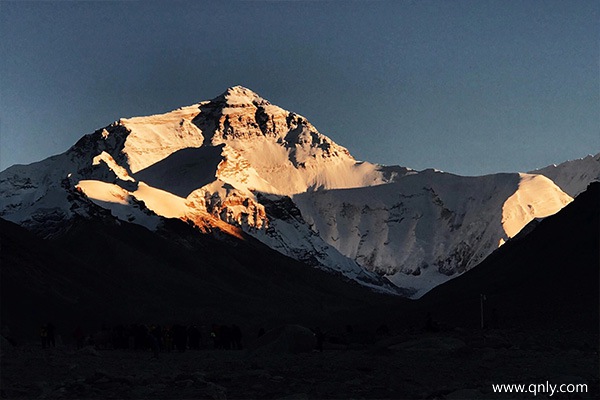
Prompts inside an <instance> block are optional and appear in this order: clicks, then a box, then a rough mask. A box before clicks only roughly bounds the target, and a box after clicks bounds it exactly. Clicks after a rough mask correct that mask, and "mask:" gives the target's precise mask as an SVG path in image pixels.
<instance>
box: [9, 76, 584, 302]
mask: <svg viewBox="0 0 600 400" xmlns="http://www.w3.org/2000/svg"><path fill="white" fill-rule="evenodd" d="M565 180H567V181H568V177H567V178H565ZM584 180H585V179H584ZM566 184H568V182H567V183H566ZM571 200H572V198H571V197H570V196H569V195H567V194H565V193H564V192H563V191H562V190H561V189H560V188H559V187H558V186H556V185H555V184H554V183H553V182H552V180H550V179H548V178H546V177H545V176H542V175H539V174H517V173H515V174H495V175H488V176H482V177H461V176H457V175H453V174H448V173H443V172H436V171H433V170H426V171H422V172H417V171H414V170H412V169H410V168H405V167H399V166H391V167H387V166H381V165H377V164H371V163H368V162H361V161H357V160H355V159H354V158H353V157H352V156H351V155H350V153H349V152H348V150H346V149H345V148H344V147H342V146H339V145H338V144H336V143H334V142H333V141H332V140H331V139H329V138H328V137H326V136H324V135H322V134H321V133H319V132H318V131H317V129H316V128H315V127H314V126H312V125H311V124H310V123H309V122H308V121H307V120H306V118H304V117H302V116H300V115H298V114H295V113H293V112H289V111H286V110H283V109H282V108H279V107H277V106H275V105H272V104H270V103H269V102H268V101H267V100H265V99H262V98H261V97H259V96H258V95H257V94H256V93H254V92H252V91H250V90H248V89H246V88H243V87H240V86H236V87H232V88H230V89H228V90H227V91H226V92H225V93H223V94H222V95H220V96H218V97H216V98H214V99H212V100H210V101H203V102H200V103H197V104H194V105H191V106H188V107H183V108H180V109H178V110H175V111H172V112H169V113H166V114H161V115H153V116H149V117H136V118H127V119H125V118H123V119H120V120H119V121H116V122H114V123H112V124H111V125H109V126H107V127H105V128H103V129H99V130H97V131H96V132H94V133H92V134H89V135H86V136H84V137H83V138H82V139H81V140H79V141H78V142H77V143H76V144H75V145H74V146H73V147H72V148H70V149H69V150H68V151H67V152H65V153H63V154H61V155H57V156H54V157H50V158H48V159H46V160H43V161H40V162H38V163H34V164H31V165H27V166H22V165H17V166H13V167H10V168H8V169H7V170H5V171H3V172H1V173H0V216H2V217H3V218H5V219H8V220H10V221H13V222H16V223H18V224H20V225H22V226H25V227H27V228H28V229H30V230H33V231H35V232H37V233H38V234H41V235H43V236H49V235H60V234H61V229H62V227H63V226H64V225H65V224H66V223H68V221H69V220H71V219H73V218H76V217H79V216H82V217H86V218H90V217H95V216H97V215H98V214H99V213H104V214H105V215H104V216H103V217H107V216H110V215H112V217H116V218H118V219H120V220H124V221H129V222H134V223H137V224H141V225H144V226H145V227H147V228H148V229H151V230H156V229H157V228H158V227H159V226H163V225H164V221H165V218H179V219H183V220H185V221H188V222H189V223H191V224H194V225H195V226H196V227H197V228H199V229H200V230H201V231H203V232H215V231H219V232H224V233H226V234H229V235H234V236H237V237H240V238H243V237H244V235H251V236H254V237H255V238H257V239H259V240H260V241H262V242H263V243H265V244H267V245H268V246H269V247H271V248H273V249H276V250H278V251H279V252H281V253H283V254H286V255H289V256H291V257H293V258H295V259H297V260H300V261H303V262H305V263H307V264H309V265H312V266H315V267H319V268H323V269H328V270H332V271H335V272H336V273H340V274H342V275H344V276H345V277H347V278H349V279H352V280H356V281H357V282H359V283H361V284H363V285H367V286H370V287H374V288H377V289H378V290H382V291H388V292H390V291H391V292H400V293H402V294H405V295H411V296H414V297H418V296H420V295H422V294H423V293H425V292H426V291H427V290H429V289H431V288H432V287H434V286H435V285H437V284H439V283H442V282H444V281H446V280H448V279H450V278H451V277H453V276H456V275H458V274H460V273H461V272H463V271H465V270H467V269H469V268H471V267H473V266H474V265H475V264H477V263H478V262H479V261H481V260H482V259H483V258H484V257H486V256H487V255H488V254H490V253H491V252H492V251H493V250H494V249H496V248H497V247H498V246H499V245H500V244H502V243H503V242H504V241H505V240H507V239H509V238H510V237H513V236H514V235H516V234H517V233H518V231H519V230H520V229H521V228H522V227H523V226H525V225H526V224H527V223H529V222H530V221H531V220H532V219H534V218H538V217H544V216H547V215H550V214H553V213H555V212H556V211H558V210H559V209H561V208H562V207H563V206H564V205H566V204H567V203H569V202H570V201H571ZM390 281H391V282H393V283H394V284H395V285H396V286H397V287H398V288H399V289H398V288H396V287H394V286H393V285H392V284H391V283H390Z"/></svg>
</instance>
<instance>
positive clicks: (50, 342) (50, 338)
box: [46, 322, 56, 347]
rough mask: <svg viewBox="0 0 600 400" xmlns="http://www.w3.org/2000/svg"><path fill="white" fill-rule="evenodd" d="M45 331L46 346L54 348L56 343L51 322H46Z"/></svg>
mask: <svg viewBox="0 0 600 400" xmlns="http://www.w3.org/2000/svg"><path fill="white" fill-rule="evenodd" d="M46 329H47V331H48V346H51V347H56V341H55V340H54V325H52V322H48V325H46Z"/></svg>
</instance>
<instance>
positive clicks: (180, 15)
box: [0, 0, 600, 175]
mask: <svg viewBox="0 0 600 400" xmlns="http://www.w3.org/2000/svg"><path fill="white" fill-rule="evenodd" d="M599 21H600V2H598V1H596V0H594V1H562V0H560V1H544V0H542V1H526V0H525V1H510V0H503V1H487V0H486V1H479V0H476V1H369V2H366V1H343V2H342V1H224V2H222V1H214V2H208V1H207V2H187V1H177V2H175V1H154V2H146V1H140V2H137V1H115V2H104V1H103V2H88V1H86V2H68V1H64V2H49V1H44V2H22V1H16V2H11V1H4V0H3V1H1V2H0V45H1V53H0V89H1V92H0V93H1V98H0V105H1V110H0V112H1V114H0V117H1V120H0V149H1V150H0V169H5V168H6V167H8V166H10V165H12V164H15V163H30V162H33V161H37V160H41V159H43V158H46V157H48V156H50V155H53V154H57V153H61V152H63V151H65V150H66V149H67V148H69V147H70V146H71V145H72V144H74V143H75V142H76V141H77V140H78V138H80V137H81V136H83V135H84V134H86V133H90V132H92V131H94V130H95V129H97V128H100V127H103V126H105V125H108V124H109V123H111V122H112V121H114V120H117V119H119V118H120V117H131V116H139V115H150V114H156V113H161V112H166V111H170V110H172V109H174V108H177V107H180V106H184V105H189V104H193V103H196V102H198V101H201V100H208V99H211V98H213V97H216V96H217V95H219V94H220V93H222V92H223V91H224V90H225V89H226V88H227V87H230V86H234V85H242V86H246V87H248V88H250V89H252V90H254V91H255V92H257V93H258V94H260V95H261V96H262V97H264V98H266V99H267V100H269V101H271V103H274V104H277V105H279V106H281V107H283V108H285V109H287V110H291V111H294V112H296V113H299V114H302V115H304V116H305V117H306V118H307V119H308V120H309V121H311V122H312V124H313V125H315V126H316V127H317V129H318V130H319V131H320V132H321V133H323V134H325V135H327V136H329V137H330V138H332V139H333V140H334V141H336V142H337V143H338V144H341V145H342V146H345V147H347V148H348V149H349V150H350V152H351V154H353V155H354V156H355V157H356V158H357V159H360V160H367V161H371V162H376V163H381V164H388V165H389V164H399V165H403V166H408V167H412V168H415V169H424V168H437V169H441V170H444V171H448V172H454V173H458V174H463V175H481V174H486V173H493V172H501V171H527V170H531V169H534V168H537V167H543V166H546V165H549V164H552V163H559V162H562V161H565V160H568V159H574V158H580V157H583V156H585V155H587V154H592V153H597V152H599V151H600V84H599V81H600V72H599V71H600V69H599V65H598V63H599V58H600V55H599V53H600V50H599V32H600V22H599Z"/></svg>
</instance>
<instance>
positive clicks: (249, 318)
mask: <svg viewBox="0 0 600 400" xmlns="http://www.w3.org/2000/svg"><path fill="white" fill-rule="evenodd" d="M0 224H1V225H0V229H1V243H2V251H1V261H2V262H1V273H2V276H1V290H2V306H1V309H2V318H1V319H2V325H3V327H8V328H9V329H10V332H11V336H14V337H15V338H17V339H18V338H27V339H32V338H35V337H36V335H37V333H38V331H39V327H40V326H41V325H42V324H43V323H46V322H48V321H52V322H53V324H54V325H56V326H57V327H60V328H61V329H60V330H61V332H62V333H63V335H66V336H67V338H69V337H70V336H69V335H70V333H71V332H73V330H74V329H75V328H76V326H77V325H82V326H83V327H84V328H85V329H86V331H88V332H90V331H93V330H97V329H99V328H100V326H101V324H107V325H109V326H111V325H115V324H131V323H160V324H172V323H175V322H179V323H186V324H191V323H195V324H200V323H201V324H206V325H210V324H212V323H228V324H230V323H238V324H243V325H244V326H248V327H252V329H254V328H256V329H258V327H261V326H266V327H269V326H274V325H277V324H280V323H286V322H295V323H302V324H306V325H308V326H313V325H315V324H324V323H326V322H327V323H333V322H335V321H337V322H338V323H340V324H342V323H351V322H352V321H353V320H354V319H355V318H358V319H364V320H369V319H371V318H378V317H377V316H378V315H380V314H381V313H385V310H386V309H394V308H395V307H396V306H397V305H401V304H406V303H408V302H409V301H408V300H405V299H402V298H397V297H392V296H385V295H380V294H376V293H373V292H372V291H370V290H368V289H366V288H364V287H361V286H360V285H358V284H356V283H354V282H347V281H343V280H342V279H340V278H339V277H337V276H334V275H332V274H330V273H326V272H323V271H320V270H317V269H314V268H312V267H309V266H306V265H304V264H301V263H299V262H297V261H295V260H292V259H290V258H288V257H286V256H283V255H281V254H279V253H277V252H275V251H274V250H271V249H270V248H268V247H266V246H265V245H263V244H261V243H260V242H258V241H256V240H255V239H253V238H251V237H245V239H244V240H240V239H237V238H233V237H228V238H225V239H216V238H214V237H212V236H211V235H198V232H197V231H196V230H194V229H193V228H192V227H190V226H188V225H187V224H185V223H183V222H181V221H178V220H170V221H167V226H166V229H164V230H162V231H160V232H159V234H157V233H154V232H151V231H149V230H147V229H145V228H143V227H141V226H139V225H135V224H128V223H114V222H113V221H112V220H107V219H96V220H83V219H82V220H78V221H75V222H74V223H73V224H72V225H71V226H70V227H69V228H68V229H67V230H66V232H65V233H64V234H63V235H61V237H60V238H58V239H53V240H42V239H40V238H38V237H36V236H34V235H32V234H31V233H29V232H28V231H26V230H24V229H23V228H21V227H19V226H17V225H15V224H12V223H10V222H7V221H5V220H0ZM378 310H379V311H378Z"/></svg>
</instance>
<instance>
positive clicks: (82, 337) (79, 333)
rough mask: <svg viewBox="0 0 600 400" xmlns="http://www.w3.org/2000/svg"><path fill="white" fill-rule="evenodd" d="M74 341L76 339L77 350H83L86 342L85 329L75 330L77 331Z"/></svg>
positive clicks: (74, 334)
mask: <svg viewBox="0 0 600 400" xmlns="http://www.w3.org/2000/svg"><path fill="white" fill-rule="evenodd" d="M73 339H75V345H76V346H77V350H79V349H81V348H82V347H83V343H84V340H85V334H84V333H83V329H81V326H78V327H77V328H75V331H73Z"/></svg>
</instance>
